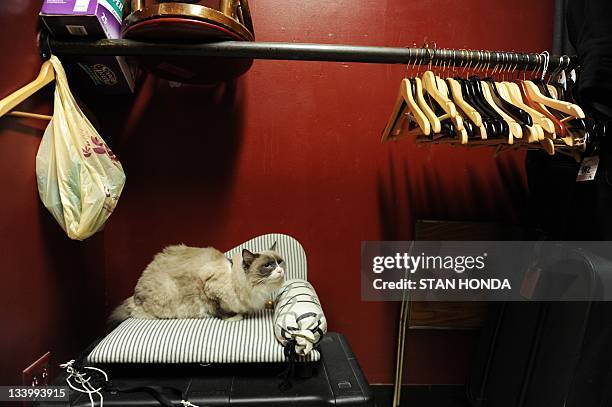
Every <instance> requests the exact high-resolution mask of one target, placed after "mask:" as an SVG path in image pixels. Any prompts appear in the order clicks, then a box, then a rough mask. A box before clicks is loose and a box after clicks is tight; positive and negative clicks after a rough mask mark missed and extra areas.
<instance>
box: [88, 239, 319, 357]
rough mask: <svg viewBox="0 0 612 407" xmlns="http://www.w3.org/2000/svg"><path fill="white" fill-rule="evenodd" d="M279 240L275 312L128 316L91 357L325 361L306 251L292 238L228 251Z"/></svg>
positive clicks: (252, 242) (254, 242) (259, 241)
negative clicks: (280, 270)
mask: <svg viewBox="0 0 612 407" xmlns="http://www.w3.org/2000/svg"><path fill="white" fill-rule="evenodd" d="M274 242H276V243H277V251H278V252H279V253H280V254H281V256H283V258H284V259H285V263H286V265H287V266H286V267H287V269H286V274H285V283H284V284H283V286H282V287H281V288H280V289H279V290H278V293H277V294H275V296H274V299H275V309H274V310H269V309H265V310H262V311H259V312H258V313H256V314H253V315H249V316H246V317H245V318H244V319H243V320H241V321H224V320H221V319H218V318H202V319H175V320H146V319H135V318H129V319H127V320H126V321H124V322H122V323H121V324H120V325H119V326H118V327H117V328H115V329H114V330H113V331H112V332H111V333H110V334H108V335H107V336H106V337H105V338H103V339H102V340H101V341H100V342H99V343H98V344H97V346H96V347H95V348H94V349H93V350H92V351H91V353H90V354H89V355H88V357H87V361H88V362H89V363H93V364H113V363H122V364H126V363H132V364H141V363H155V364H159V363H162V364H164V363H168V364H175V363H278V362H284V361H286V360H287V358H288V357H293V359H294V360H295V361H299V362H314V361H318V360H319V358H320V353H319V351H318V350H317V349H316V346H317V345H318V343H319V342H320V341H321V339H322V337H323V335H324V333H325V332H326V330H327V323H326V320H325V315H324V314H323V311H322V309H321V305H320V302H319V299H318V297H317V295H316V292H315V291H314V288H312V285H310V283H308V282H307V281H306V278H307V263H306V253H305V252H304V249H303V247H302V245H301V244H300V243H299V242H298V241H297V240H295V239H294V238H292V237H291V236H288V235H285V234H279V233H271V234H267V235H262V236H258V237H256V238H254V239H251V240H249V241H247V242H245V243H243V244H241V245H239V246H237V247H235V248H233V249H231V250H229V251H227V252H226V255H227V256H228V257H230V258H231V257H232V256H233V255H234V254H236V253H237V252H239V251H241V250H242V249H243V248H247V249H249V250H251V251H256V252H259V251H262V250H267V249H268V248H269V247H271V246H272V245H273V244H274Z"/></svg>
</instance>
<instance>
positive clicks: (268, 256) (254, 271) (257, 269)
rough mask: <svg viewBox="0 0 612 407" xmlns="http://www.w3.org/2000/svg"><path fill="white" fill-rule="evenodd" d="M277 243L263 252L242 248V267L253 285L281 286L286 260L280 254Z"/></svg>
mask: <svg viewBox="0 0 612 407" xmlns="http://www.w3.org/2000/svg"><path fill="white" fill-rule="evenodd" d="M274 249H276V243H275V244H274V246H272V247H271V248H270V250H265V251H263V252H261V253H252V252H250V251H249V250H247V249H243V250H242V268H243V270H244V272H245V274H246V276H247V279H249V281H250V282H251V285H253V286H256V285H261V284H263V285H266V286H271V287H275V286H280V285H281V284H282V283H283V279H284V278H285V260H284V259H283V258H282V257H281V256H280V254H278V253H277V252H276V251H275V250H274Z"/></svg>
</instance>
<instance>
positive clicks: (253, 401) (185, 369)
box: [40, 332, 374, 407]
mask: <svg viewBox="0 0 612 407" xmlns="http://www.w3.org/2000/svg"><path fill="white" fill-rule="evenodd" d="M320 351H321V361H319V362H316V363H308V364H298V365H297V366H298V368H297V369H296V374H295V377H294V378H292V379H291V387H290V388H289V389H287V390H284V391H283V390H281V389H280V387H279V385H280V384H281V382H282V381H283V373H284V372H285V370H286V368H287V365H286V364H265V365H263V364H262V365H259V364H244V365H210V366H202V365H97V367H100V368H102V369H104V370H105V371H106V372H107V373H109V374H110V376H111V380H112V384H113V386H116V387H118V388H127V387H138V386H161V387H173V388H176V389H179V390H180V391H182V392H184V393H185V394H186V395H187V398H188V399H189V401H190V402H191V403H193V404H196V405H198V406H210V407H212V406H271V407H275V406H279V407H280V406H296V407H297V406H374V401H373V397H372V393H371V391H370V387H369V385H368V382H367V381H366V379H365V377H364V375H363V373H362V371H361V368H360V367H359V363H358V362H357V359H356V358H355V355H354V354H353V352H352V351H351V349H350V347H349V344H348V342H347V341H346V339H345V338H344V336H342V335H341V334H338V333H332V332H330V333H327V334H326V335H325V337H324V339H323V341H322V342H321V344H320ZM64 379H65V377H64V376H62V377H60V378H58V380H57V381H56V382H55V383H54V384H57V385H62V384H65V383H64V382H63V380H64ZM166 396H167V397H168V398H170V399H171V400H172V401H173V402H174V403H175V404H176V405H179V402H180V400H177V398H176V396H174V397H172V396H173V395H172V394H166ZM96 398H97V397H96V396H95V395H94V400H95V399H96ZM96 404H97V403H96ZM57 405H58V404H43V403H41V404H40V406H57ZM159 405H160V404H159V403H158V402H157V401H156V400H155V399H154V398H153V397H152V396H151V395H149V394H147V393H146V392H136V393H116V394H110V393H106V392H105V393H104V406H108V407H110V406H130V407H132V406H134V407H136V406H159ZM70 406H73V407H89V406H90V401H89V398H88V397H87V395H86V394H79V393H76V392H73V394H71V403H70Z"/></svg>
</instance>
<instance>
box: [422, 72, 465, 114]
mask: <svg viewBox="0 0 612 407" xmlns="http://www.w3.org/2000/svg"><path fill="white" fill-rule="evenodd" d="M422 79H423V87H424V88H425V90H426V91H427V93H429V94H430V95H431V96H432V97H433V98H434V100H435V101H436V102H438V104H439V105H440V107H441V108H442V110H444V112H446V114H447V115H448V117H449V118H451V119H452V118H454V117H455V116H456V115H457V109H456V108H455V104H454V103H453V102H452V101H451V100H450V99H449V98H448V96H447V95H446V96H445V95H443V94H442V92H440V90H439V89H438V83H437V80H436V75H434V73H433V72H432V71H427V72H425V73H424V74H423V78H422Z"/></svg>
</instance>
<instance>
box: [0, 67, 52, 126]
mask: <svg viewBox="0 0 612 407" xmlns="http://www.w3.org/2000/svg"><path fill="white" fill-rule="evenodd" d="M54 80H55V71H54V70H53V65H51V62H50V61H45V62H43V64H42V66H41V67H40V72H39V73H38V76H37V77H36V79H34V80H33V81H32V82H30V83H28V84H27V85H25V86H24V87H22V88H21V89H18V90H16V91H15V92H13V93H11V94H10V95H8V96H6V97H5V98H4V99H2V100H0V117H2V116H4V115H7V114H8V115H11V116H16V117H28V118H34V119H44V120H50V118H51V117H50V116H47V115H39V114H35V113H26V112H12V114H11V110H13V109H14V108H15V107H16V106H17V105H19V104H20V103H21V102H23V101H24V100H26V99H28V98H29V97H30V96H32V95H33V94H34V93H36V92H38V91H39V90H40V89H42V88H44V87H45V86H46V85H48V84H49V83H51V82H53V81H54Z"/></svg>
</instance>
